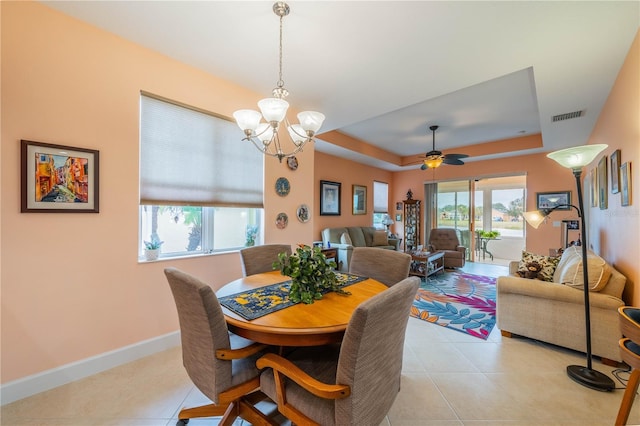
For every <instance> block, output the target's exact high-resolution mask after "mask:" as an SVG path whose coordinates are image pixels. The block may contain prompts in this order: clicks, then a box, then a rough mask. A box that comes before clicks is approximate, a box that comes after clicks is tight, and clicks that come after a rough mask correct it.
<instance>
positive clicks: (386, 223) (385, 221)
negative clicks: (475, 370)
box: [382, 214, 395, 225]
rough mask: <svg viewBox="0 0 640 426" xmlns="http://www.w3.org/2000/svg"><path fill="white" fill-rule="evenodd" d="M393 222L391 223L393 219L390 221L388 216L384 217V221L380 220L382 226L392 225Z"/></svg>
mask: <svg viewBox="0 0 640 426" xmlns="http://www.w3.org/2000/svg"><path fill="white" fill-rule="evenodd" d="M394 223H395V222H394V221H393V219H391V216H389V215H388V214H386V215H384V219H382V224H383V225H393V224H394Z"/></svg>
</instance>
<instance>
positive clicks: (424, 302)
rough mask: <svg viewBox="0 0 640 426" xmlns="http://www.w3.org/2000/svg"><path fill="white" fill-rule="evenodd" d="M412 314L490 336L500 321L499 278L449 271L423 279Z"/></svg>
mask: <svg viewBox="0 0 640 426" xmlns="http://www.w3.org/2000/svg"><path fill="white" fill-rule="evenodd" d="M411 316H412V317H416V318H419V319H421V320H424V321H428V322H430V323H433V324H438V325H440V326H442V327H446V328H449V329H452V330H456V331H460V332H462V333H466V334H469V335H471V336H474V337H479V338H481V339H484V340H486V339H487V337H489V334H490V333H491V330H492V329H493V327H494V326H495V325H496V279H495V278H492V277H485V276H483V275H473V274H466V273H464V272H445V273H444V274H440V275H437V274H436V275H435V276H431V277H429V278H428V279H427V280H426V282H425V281H424V280H423V282H422V284H421V285H420V289H419V290H418V294H417V295H416V299H415V300H414V302H413V306H412V307H411Z"/></svg>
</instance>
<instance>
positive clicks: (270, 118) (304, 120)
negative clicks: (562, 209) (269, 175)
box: [233, 1, 325, 161]
mask: <svg viewBox="0 0 640 426" xmlns="http://www.w3.org/2000/svg"><path fill="white" fill-rule="evenodd" d="M289 10H290V9H289V6H288V5H287V4H286V3H285V2H281V1H279V2H276V3H275V4H274V5H273V12H274V13H275V14H276V15H278V16H279V17H280V61H279V65H280V74H279V79H278V83H277V86H276V88H275V89H273V92H272V95H273V97H271V98H265V99H262V100H260V101H259V102H258V108H260V112H258V111H255V110H251V109H241V110H239V111H236V112H234V113H233V118H235V120H236V123H237V124H238V127H240V129H242V131H243V132H244V134H245V138H244V139H243V140H249V141H251V142H253V144H254V145H255V147H256V148H258V149H259V150H260V151H262V152H263V153H264V154H265V155H269V156H272V157H277V158H278V160H279V161H282V159H283V158H285V157H290V156H292V155H295V154H297V153H298V152H300V151H302V148H303V147H304V146H305V145H306V144H307V142H313V137H314V136H315V134H316V133H317V132H318V130H320V127H321V126H322V123H323V122H324V119H325V116H324V114H322V113H320V112H316V111H303V112H301V113H299V114H298V122H299V124H298V123H295V124H290V123H289V120H287V110H288V109H289V102H287V101H286V100H285V99H284V98H285V97H287V95H288V94H289V92H288V91H287V89H285V88H284V81H283V80H282V18H283V17H284V16H286V15H288V14H289ZM263 118H264V121H262V119H263ZM282 125H284V127H285V128H286V129H287V135H288V138H289V139H290V143H289V144H288V147H287V146H285V144H284V143H283V142H284V141H281V140H280V136H281V135H280V134H279V130H280V129H281V128H282ZM287 135H285V137H286V136H287ZM285 137H283V139H285Z"/></svg>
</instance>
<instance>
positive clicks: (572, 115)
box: [551, 110, 584, 123]
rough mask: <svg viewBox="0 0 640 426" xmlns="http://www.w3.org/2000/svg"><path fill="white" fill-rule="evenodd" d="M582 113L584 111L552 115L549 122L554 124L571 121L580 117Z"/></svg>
mask: <svg viewBox="0 0 640 426" xmlns="http://www.w3.org/2000/svg"><path fill="white" fill-rule="evenodd" d="M583 113H584V111H582V110H581V111H574V112H567V113H565V114H558V115H554V116H553V117H551V122H553V123H555V122H556V121H563V120H571V119H572V118H578V117H582V114H583Z"/></svg>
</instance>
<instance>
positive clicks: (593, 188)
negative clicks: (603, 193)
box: [589, 169, 598, 207]
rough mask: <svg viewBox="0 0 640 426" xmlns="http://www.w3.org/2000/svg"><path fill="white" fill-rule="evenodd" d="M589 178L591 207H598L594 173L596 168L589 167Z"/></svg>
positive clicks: (596, 183) (596, 184)
mask: <svg viewBox="0 0 640 426" xmlns="http://www.w3.org/2000/svg"><path fill="white" fill-rule="evenodd" d="M589 180H590V182H589V183H590V185H589V188H590V192H589V195H590V197H591V207H598V176H597V174H596V169H591V171H590V172H589Z"/></svg>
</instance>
